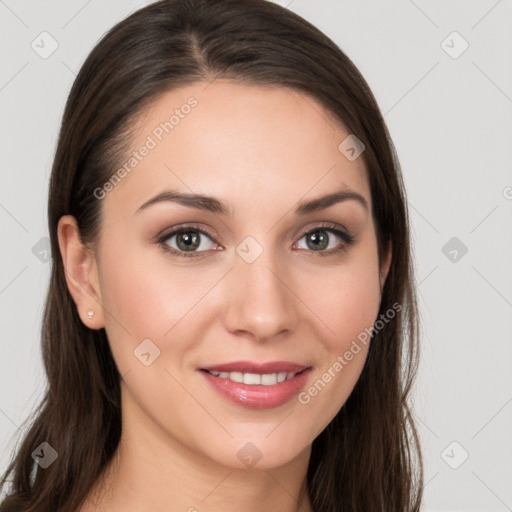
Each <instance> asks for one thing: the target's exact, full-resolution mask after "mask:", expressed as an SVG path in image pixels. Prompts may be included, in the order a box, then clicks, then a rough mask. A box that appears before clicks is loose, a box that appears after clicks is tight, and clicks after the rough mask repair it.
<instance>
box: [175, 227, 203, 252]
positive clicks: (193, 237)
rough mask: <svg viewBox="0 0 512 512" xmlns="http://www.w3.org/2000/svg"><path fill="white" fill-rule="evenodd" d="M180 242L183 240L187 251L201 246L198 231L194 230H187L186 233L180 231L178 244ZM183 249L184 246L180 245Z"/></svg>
mask: <svg viewBox="0 0 512 512" xmlns="http://www.w3.org/2000/svg"><path fill="white" fill-rule="evenodd" d="M180 242H183V243H184V244H185V245H184V249H185V250H186V251H188V250H190V249H191V248H192V249H197V248H198V247H199V237H198V236H197V233H195V232H193V231H186V232H184V233H180V234H179V235H178V246H179V245H180ZM180 248H181V249H182V248H183V247H180Z"/></svg>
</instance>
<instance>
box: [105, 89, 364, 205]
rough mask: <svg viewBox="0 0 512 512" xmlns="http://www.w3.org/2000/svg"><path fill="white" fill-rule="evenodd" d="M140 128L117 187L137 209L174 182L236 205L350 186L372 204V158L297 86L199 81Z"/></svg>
mask: <svg viewBox="0 0 512 512" xmlns="http://www.w3.org/2000/svg"><path fill="white" fill-rule="evenodd" d="M134 128H135V129H134V132H133V133H134V136H133V137H132V141H131V142H132V144H131V147H132V150H133V151H134V152H136V153H137V157H135V156H133V154H132V155H131V156H130V155H127V158H126V160H125V161H124V162H122V163H121V165H123V164H126V163H127V162H128V161H129V160H131V162H130V165H128V166H127V165H125V169H126V170H127V171H128V172H126V173H124V174H125V175H126V177H125V178H123V179H122V180H121V182H120V183H119V185H117V186H116V187H115V189H114V190H113V192H111V193H109V194H108V195H107V199H108V201H107V202H109V203H110V202H119V201H121V202H122V203H123V204H125V205H130V207H131V209H132V210H133V212H135V210H136V209H137V208H138V207H139V206H140V205H141V204H142V203H143V202H144V201H145V200H147V198H148V197H149V196H150V195H152V194H156V193H159V192H162V191H163V190H164V189H166V188H168V189H172V190H180V191H183V192H194V193H204V194H208V195H214V196H217V197H222V198H226V199H227V200H228V202H229V203H230V204H232V205H233V212H232V213H233V214H236V213H237V211H236V210H237V209H240V207H241V205H243V206H244V208H245V209H246V211H247V210H248V209H250V210H251V212H252V213H261V209H262V208H265V207H266V206H270V205H273V204H276V203H279V202H285V203H286V204H288V205H289V206H290V207H291V206H292V205H293V204H295V203H296V202H298V201H299V200H301V199H302V198H310V197H315V196H318V195H321V194H325V193H329V192H332V191H333V190H340V189H350V190H353V191H356V192H358V193H359V194H361V195H363V196H364V197H365V198H366V199H367V201H368V204H371V199H370V196H369V188H368V185H367V177H366V169H365V165H364V161H363V159H362V158H357V159H356V160H354V161H350V160H348V159H347V158H346V156H345V155H344V154H343V153H342V152H341V151H340V150H339V148H338V147H339V145H340V143H341V142H342V141H343V140H344V139H346V137H347V136H349V135H350V133H349V131H348V130H347V129H346V127H345V126H344V125H343V124H342V123H341V122H340V121H339V120H337V119H336V118H335V117H334V115H333V114H332V113H330V112H329V111H327V110H326V109H324V108H323V107H322V106H321V104H320V103H318V102H317V101H315V100H314V99H313V98H311V97H310V96H308V95H305V94H303V93H301V92H298V91H296V90H293V89H290V88H286V87H276V86H272V87H268V86H260V85H246V84H240V83H236V82H232V81H228V80H215V81H213V82H212V83H207V82H199V83H194V84H191V85H187V86H184V87H181V88H179V89H175V90H172V91H169V92H166V93H164V94H162V95H161V96H160V97H158V98H157V99H156V100H155V101H153V102H152V103H151V105H150V106H149V107H147V108H146V109H145V110H144V111H143V112H142V113H141V116H140V117H139V118H138V120H137V122H136V124H135V126H134ZM143 148H147V149H143ZM142 153H144V155H143V156H141V155H142ZM134 159H135V160H134Z"/></svg>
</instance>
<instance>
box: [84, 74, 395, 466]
mask: <svg viewBox="0 0 512 512" xmlns="http://www.w3.org/2000/svg"><path fill="white" fill-rule="evenodd" d="M172 116H174V117H172ZM166 123H167V124H166ZM349 135H350V133H349V132H348V131H346V130H345V129H344V128H343V126H341V125H340V124H339V123H337V122H336V120H335V119H334V118H333V117H332V116H331V115H330V114H329V113H327V112H326V111H325V110H324V109H323V108H322V107H321V105H320V104H319V103H317V102H315V101H313V100H312V99H311V98H309V97H306V96H304V95H302V94H300V93H298V92H295V91H292V90H289V89H285V88H264V87H261V86H248V85H240V84H236V83H233V82H229V81H214V82H213V83H211V84H210V85H207V84H206V83H197V84H194V85H188V86H186V87H183V88H181V89H179V90H175V91H172V92H169V93H166V94H165V95H163V96H162V97H160V98H159V99H158V100H157V101H156V103H154V104H153V105H152V106H151V108H150V109H148V110H147V111H146V112H145V113H144V116H143V117H142V118H140V119H139V121H138V124H137V131H136V135H135V136H134V138H133V140H132V143H133V144H132V149H133V151H135V152H136V153H134V154H132V155H131V158H132V160H130V155H128V156H127V157H126V161H124V162H122V163H120V165H119V168H121V167H122V166H123V165H124V164H125V163H126V166H125V167H124V170H125V172H124V173H123V172H122V171H121V172H119V173H118V178H120V179H118V180H117V181H116V182H115V185H113V184H112V183H114V182H112V183H110V184H107V185H106V186H105V187H104V188H103V189H102V191H98V190H97V191H96V192H95V194H96V195H97V197H99V199H98V201H101V205H100V206H101V208H102V214H103V217H102V227H101V235H100V240H99V245H98V252H97V254H96V258H97V259H96V263H97V271H98V273H97V278H98V290H99V292H100V293H99V295H100V298H101V303H102V306H103V311H99V312H98V313H99V315H102V316H100V317H99V318H101V319H102V321H103V322H104V326H105V328H106V332H107V334H108V338H109V341H110V344H111V347H112V351H113V355H114V358H115V360H116V363H117V365H118V368H119V371H120V373H121V375H122V382H121V386H122V395H123V422H124V424H126V423H127V422H130V424H131V425H132V426H133V425H135V426H133V429H134V430H135V429H136V430H137V433H138V436H140V438H139V439H140V440H142V439H145V440H148V439H159V440H164V441H165V442H164V445H165V444H167V445H168V446H175V447H176V446H180V447H181V448H185V449H188V450H189V453H190V452H192V453H193V454H194V455H198V456H200V457H201V458H202V459H203V460H204V458H205V457H206V458H209V459H211V460H212V461H214V462H216V463H220V464H223V465H226V466H230V467H244V465H245V466H250V465H252V464H254V463H256V464H257V467H261V468H270V467H275V466H278V465H282V464H284V463H286V462H289V461H291V460H292V459H294V458H295V457H297V456H298V455H300V454H301V453H302V454H303V453H305V451H307V450H309V449H310V445H311V443H312V441H313V440H314V438H315V437H316V436H317V435H318V434H319V433H320V432H321V431H322V430H323V429H324V428H325V427H326V426H327V424H328V423H329V422H330V421H331V420H332V419H333V417H334V416H335V415H336V413H337V412H338V411H339V410H340V408H341V407H342V406H343V404H344V403H345V401H346V400H347V398H348V396H349V395H350V393H351V391H352V389H353V388H354V386H355V384H356V382H357V380H358V378H359V376H360V373H361V370H362V367H363V364H364V361H365V358H366V355H367V351H368V346H367V345H365V344H363V343H361V342H360V341H357V340H358V338H357V337H358V335H360V334H361V333H363V332H365V329H369V328H371V326H372V325H373V323H374V321H375V320H376V317H377V314H378V310H379V303H380V286H381V285H382V284H383V282H384V279H385V276H386V273H387V264H388V263H389V259H387V260H386V259H385V260H384V264H385V268H384V270H383V272H381V269H379V266H378V257H377V244H376V233H375V227H374V224H373V221H372V210H371V208H372V204H371V196H370V190H369V186H368V183H367V176H366V170H365V167H364V163H363V159H362V158H356V159H352V158H351V159H348V158H347V157H346V156H345V155H346V154H347V153H343V152H342V151H341V150H340V149H339V147H338V146H339V145H340V143H341V142H342V141H344V140H345V139H346V138H347V136H349ZM345 144H346V143H345ZM144 147H145V148H146V149H143V148H144ZM344 147H345V146H344ZM356 149H357V148H356ZM348 154H350V153H348ZM171 192H172V193H173V194H181V195H183V196H185V197H186V199H183V200H181V201H177V200H176V201H173V200H169V197H171ZM337 192H345V193H346V192H350V193H352V194H353V195H352V196H350V195H346V196H345V197H344V199H343V198H342V200H339V201H325V203H324V204H322V203H321V202H320V203H318V204H316V206H317V207H308V208H306V207H304V205H306V204H307V203H309V202H310V201H312V200H316V199H319V198H322V197H324V196H329V195H331V194H333V193H337ZM164 193H168V198H167V199H165V196H161V194H164ZM195 195H198V196H199V195H200V196H208V198H211V199H208V200H199V199H196V200H194V199H193V197H194V196H195ZM158 197H160V198H161V199H162V200H158V201H156V200H155V201H153V202H151V201H152V199H154V198H158ZM213 198H215V200H214V199H213ZM218 202H220V203H222V205H224V206H225V211H221V209H220V208H218V206H219V203H218ZM149 203H151V204H149ZM185 203H187V204H188V205H187V204H185ZM194 204H196V206H195V207H194V206H193V205H194ZM301 206H302V207H303V208H302V209H301ZM313 206H314V205H313ZM322 206H323V207H322ZM178 228H180V229H182V230H183V228H185V229H184V230H183V231H182V232H181V234H180V233H178V234H172V233H171V231H173V230H177V229H178ZM331 229H338V230H339V231H340V232H341V235H339V234H337V233H336V232H335V231H332V230H331ZM203 231H204V233H203ZM205 233H206V234H205ZM308 233H309V234H308ZM350 237H353V242H352V243H349V240H350ZM159 240H160V241H159ZM95 306H97V305H95ZM95 309H101V308H98V307H96V308H95ZM96 317H97V314H95V318H96ZM96 321H99V319H97V318H96ZM86 323H88V322H86ZM101 326H102V325H97V327H98V328H99V327H101ZM360 339H361V338H360ZM354 340H356V341H357V343H358V346H359V350H357V349H356V348H355V345H354V344H353V342H354ZM347 352H349V354H347ZM350 354H352V356H350ZM237 362H250V363H257V364H260V365H265V364H267V363H275V362H277V363H275V365H274V366H269V367H267V368H265V367H261V368H250V367H248V366H245V367H244V366H240V365H238V364H237ZM283 362H288V363H291V364H292V365H293V364H294V365H298V366H297V368H296V370H298V369H300V368H302V367H305V368H307V370H306V371H304V372H303V373H302V374H298V375H297V376H295V377H292V375H293V372H294V371H293V367H292V366H288V367H287V366H286V365H284V364H283ZM337 362H338V364H336V363H337ZM226 364H234V366H232V367H231V368H227V370H230V371H229V372H228V373H220V374H219V376H214V375H211V374H208V373H207V372H206V371H205V369H207V368H210V369H211V368H213V367H217V368H218V371H219V372H220V371H222V368H220V369H219V366H222V365H226ZM340 366H341V369H340ZM299 367H300V368H299ZM237 370H238V371H237ZM244 370H245V371H244ZM280 370H281V371H280ZM244 373H245V374H246V375H244ZM284 373H286V378H289V377H292V379H291V380H290V381H285V382H283V383H282V382H277V384H276V383H275V382H276V380H280V379H282V378H283V374H284ZM247 374H251V375H247ZM261 374H266V375H267V376H266V377H263V383H260V384H259V385H258V384H254V383H253V382H256V381H257V380H259V379H260V377H259V376H258V375H261ZM273 374H277V375H276V376H274V375H273ZM279 374H281V376H280V375H279ZM226 376H227V377H228V378H225V377H226ZM243 379H245V380H246V382H248V383H247V384H243V383H238V382H236V381H237V380H238V381H239V380H243ZM141 442H142V441H141ZM248 443H249V444H248Z"/></svg>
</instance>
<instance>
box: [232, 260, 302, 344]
mask: <svg viewBox="0 0 512 512" xmlns="http://www.w3.org/2000/svg"><path fill="white" fill-rule="evenodd" d="M289 281H290V278H289V272H284V271H283V269H282V268H280V267H278V266H277V264H276V261H275V257H274V256H273V255H272V254H271V252H270V250H268V251H263V253H262V254H261V255H260V256H259V258H258V259H257V260H256V261H254V262H252V263H248V262H246V261H244V260H243V259H242V258H240V257H237V258H236V259H235V264H234V268H233V269H232V271H231V272H230V273H229V275H228V282H227V283H226V286H227V287H226V293H227V295H228V300H227V310H226V313H225V324H226V328H227V329H228V330H229V331H230V332H233V333H237V334H240V333H246V334H249V335H251V336H252V337H253V338H255V339H256V340H258V341H263V340H269V339H271V338H273V337H275V336H277V335H278V334H281V335H283V333H285V332H288V333H289V332H292V331H293V330H294V329H295V327H296V325H297V323H298V319H299V315H298V310H297V308H298V303H299V302H300V300H299V299H298V298H297V296H296V295H295V293H294V291H293V289H292V288H293V287H292V286H291V285H290V283H289Z"/></svg>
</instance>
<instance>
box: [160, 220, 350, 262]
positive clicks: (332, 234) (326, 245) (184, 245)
mask: <svg viewBox="0 0 512 512" xmlns="http://www.w3.org/2000/svg"><path fill="white" fill-rule="evenodd" d="M335 226H337V225H336V224H334V225H332V224H323V225H320V226H316V227H315V228H313V229H310V230H309V231H306V232H305V233H303V234H302V236H301V237H300V239H299V242H297V243H296V244H299V243H300V240H302V239H303V238H305V239H306V245H307V246H306V247H299V249H301V250H302V249H306V250H308V251H310V252H313V253H315V255H318V256H331V255H334V254H337V253H339V252H341V251H347V250H348V246H350V245H352V244H353V243H354V241H355V236H353V235H350V234H349V233H347V232H345V231H343V230H341V229H339V228H338V227H335ZM336 239H338V242H337V243H336ZM208 240H209V242H208ZM340 240H341V241H340ZM157 243H158V244H159V245H161V246H162V248H163V249H164V250H165V251H167V252H170V253H171V254H173V255H176V256H178V257H185V258H187V257H196V258H198V257H202V256H205V254H198V253H205V252H207V251H208V250H214V251H215V250H219V247H220V246H219V244H217V243H216V242H214V241H213V235H212V234H210V233H209V232H208V231H207V230H206V229H204V228H199V227H197V226H194V225H187V226H181V227H179V228H175V229H173V230H172V231H170V232H169V233H166V234H165V235H162V236H161V237H160V238H159V239H158V240H157Z"/></svg>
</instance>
